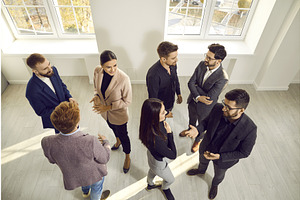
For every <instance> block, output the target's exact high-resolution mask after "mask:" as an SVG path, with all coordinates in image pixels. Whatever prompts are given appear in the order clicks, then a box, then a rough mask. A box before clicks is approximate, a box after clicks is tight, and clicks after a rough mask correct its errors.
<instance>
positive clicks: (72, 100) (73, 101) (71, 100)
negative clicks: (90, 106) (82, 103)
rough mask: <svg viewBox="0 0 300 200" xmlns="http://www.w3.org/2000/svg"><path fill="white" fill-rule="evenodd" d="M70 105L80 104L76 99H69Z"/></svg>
mask: <svg viewBox="0 0 300 200" xmlns="http://www.w3.org/2000/svg"><path fill="white" fill-rule="evenodd" d="M69 102H70V103H75V104H77V106H78V102H77V101H76V100H75V99H74V98H69Z"/></svg>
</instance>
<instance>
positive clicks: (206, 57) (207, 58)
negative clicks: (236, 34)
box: [204, 53, 217, 61]
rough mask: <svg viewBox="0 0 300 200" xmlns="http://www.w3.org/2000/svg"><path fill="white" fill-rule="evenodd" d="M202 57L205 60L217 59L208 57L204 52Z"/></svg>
mask: <svg viewBox="0 0 300 200" xmlns="http://www.w3.org/2000/svg"><path fill="white" fill-rule="evenodd" d="M204 59H205V60H207V61H210V60H217V59H215V58H211V57H208V56H207V54H206V53H205V54H204Z"/></svg>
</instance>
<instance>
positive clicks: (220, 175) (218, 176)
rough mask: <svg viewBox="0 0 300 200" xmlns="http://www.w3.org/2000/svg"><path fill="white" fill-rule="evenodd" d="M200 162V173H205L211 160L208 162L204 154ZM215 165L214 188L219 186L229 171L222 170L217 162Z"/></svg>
mask: <svg viewBox="0 0 300 200" xmlns="http://www.w3.org/2000/svg"><path fill="white" fill-rule="evenodd" d="M199 160H200V163H199V165H198V170H199V171H200V173H205V172H206V169H207V167H208V164H209V161H211V160H207V159H206V158H205V157H204V155H203V154H199ZM213 163H214V172H215V174H214V177H213V180H212V185H213V186H218V185H219V184H220V183H221V182H222V181H223V180H224V178H225V173H226V171H227V169H221V168H220V167H219V166H218V165H217V164H216V163H215V162H213Z"/></svg>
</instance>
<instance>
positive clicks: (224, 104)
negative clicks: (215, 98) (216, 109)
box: [222, 99, 242, 110]
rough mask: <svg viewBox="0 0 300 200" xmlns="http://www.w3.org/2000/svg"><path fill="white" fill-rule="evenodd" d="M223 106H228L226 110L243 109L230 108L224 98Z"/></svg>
mask: <svg viewBox="0 0 300 200" xmlns="http://www.w3.org/2000/svg"><path fill="white" fill-rule="evenodd" d="M222 104H223V106H224V107H225V108H226V110H237V109H242V108H230V107H229V106H228V105H227V104H226V103H225V102H224V99H223V100H222Z"/></svg>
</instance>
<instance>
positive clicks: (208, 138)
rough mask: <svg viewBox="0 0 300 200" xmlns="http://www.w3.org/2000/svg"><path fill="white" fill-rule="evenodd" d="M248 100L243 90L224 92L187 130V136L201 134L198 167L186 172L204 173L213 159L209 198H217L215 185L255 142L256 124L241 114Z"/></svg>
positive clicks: (244, 156)
mask: <svg viewBox="0 0 300 200" xmlns="http://www.w3.org/2000/svg"><path fill="white" fill-rule="evenodd" d="M249 100H250V97H249V95H248V93H247V92H246V91H245V90H242V89H234V90H231V91H229V92H227V93H226V94H225V99H224V100H223V101H222V104H220V103H217V104H216V105H215V106H214V107H213V109H212V111H211V112H210V114H209V115H208V117H207V118H205V119H204V120H203V121H202V122H201V123H200V124H199V125H198V126H197V128H195V127H194V126H192V127H191V129H190V130H189V131H187V136H188V137H192V138H194V137H196V136H200V138H202V137H203V136H204V138H203V141H202V142H201V144H200V148H199V160H200V163H199V165H198V168H197V169H191V170H189V171H188V172H187V174H188V175H190V176H193V175H197V174H204V173H205V171H206V169H207V167H208V164H209V162H210V161H211V160H212V161H213V164H214V172H215V174H214V177H213V180H212V186H211V189H210V192H209V198H210V199H214V198H215V197H216V195H217V191H218V185H219V184H220V183H221V182H222V181H223V179H224V177H225V172H226V171H227V169H229V168H230V167H232V166H234V165H235V164H236V163H238V162H239V159H241V158H246V157H248V156H249V155H250V153H251V151H252V149H253V146H254V144H255V140H256V136H257V135H256V132H257V127H256V125H255V124H254V122H253V121H252V120H251V119H250V118H249V117H248V116H247V115H246V114H245V113H244V111H245V109H246V108H247V106H248V103H249ZM204 131H206V133H205V134H203V132H204Z"/></svg>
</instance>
